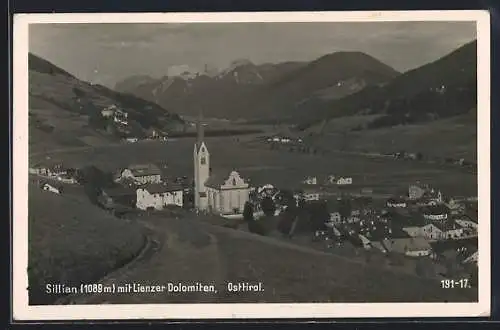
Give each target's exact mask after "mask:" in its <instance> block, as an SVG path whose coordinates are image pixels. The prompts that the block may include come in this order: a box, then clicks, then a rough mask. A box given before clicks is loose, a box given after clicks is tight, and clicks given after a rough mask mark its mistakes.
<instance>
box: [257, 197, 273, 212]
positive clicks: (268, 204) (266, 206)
mask: <svg viewBox="0 0 500 330" xmlns="http://www.w3.org/2000/svg"><path fill="white" fill-rule="evenodd" d="M260 206H261V208H262V211H263V212H264V214H265V215H267V216H273V215H274V212H275V211H276V205H274V201H273V199H272V198H271V197H269V196H267V197H264V199H262V202H261V203H260Z"/></svg>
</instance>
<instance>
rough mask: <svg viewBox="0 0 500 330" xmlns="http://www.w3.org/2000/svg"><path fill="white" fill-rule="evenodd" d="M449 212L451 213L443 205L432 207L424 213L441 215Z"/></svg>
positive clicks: (427, 208)
mask: <svg viewBox="0 0 500 330" xmlns="http://www.w3.org/2000/svg"><path fill="white" fill-rule="evenodd" d="M448 212H450V209H449V208H448V207H446V206H445V205H442V204H438V205H430V206H428V207H426V208H425V209H424V210H423V213H424V214H427V215H440V214H445V213H448Z"/></svg>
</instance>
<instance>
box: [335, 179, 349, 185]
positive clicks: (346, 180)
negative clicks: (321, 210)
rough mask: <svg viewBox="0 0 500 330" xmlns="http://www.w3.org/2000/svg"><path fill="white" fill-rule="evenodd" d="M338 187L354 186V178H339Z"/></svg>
mask: <svg viewBox="0 0 500 330" xmlns="http://www.w3.org/2000/svg"><path fill="white" fill-rule="evenodd" d="M337 184H338V185H348V184H352V178H339V179H337Z"/></svg>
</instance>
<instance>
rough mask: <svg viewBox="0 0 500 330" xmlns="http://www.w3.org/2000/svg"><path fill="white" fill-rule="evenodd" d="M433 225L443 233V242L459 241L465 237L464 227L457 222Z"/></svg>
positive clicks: (436, 222) (435, 222)
mask: <svg viewBox="0 0 500 330" xmlns="http://www.w3.org/2000/svg"><path fill="white" fill-rule="evenodd" d="M433 225H434V226H436V227H437V228H439V230H440V231H441V237H440V239H442V240H447V239H459V238H461V237H463V236H464V227H462V226H460V225H459V224H458V223H456V222H455V221H434V222H433Z"/></svg>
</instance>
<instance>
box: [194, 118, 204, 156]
mask: <svg viewBox="0 0 500 330" xmlns="http://www.w3.org/2000/svg"><path fill="white" fill-rule="evenodd" d="M196 132H197V136H196V151H199V149H200V147H201V145H202V143H203V142H204V139H205V132H204V127H203V111H202V110H201V109H200V112H199V114H198V120H197V121H196Z"/></svg>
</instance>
